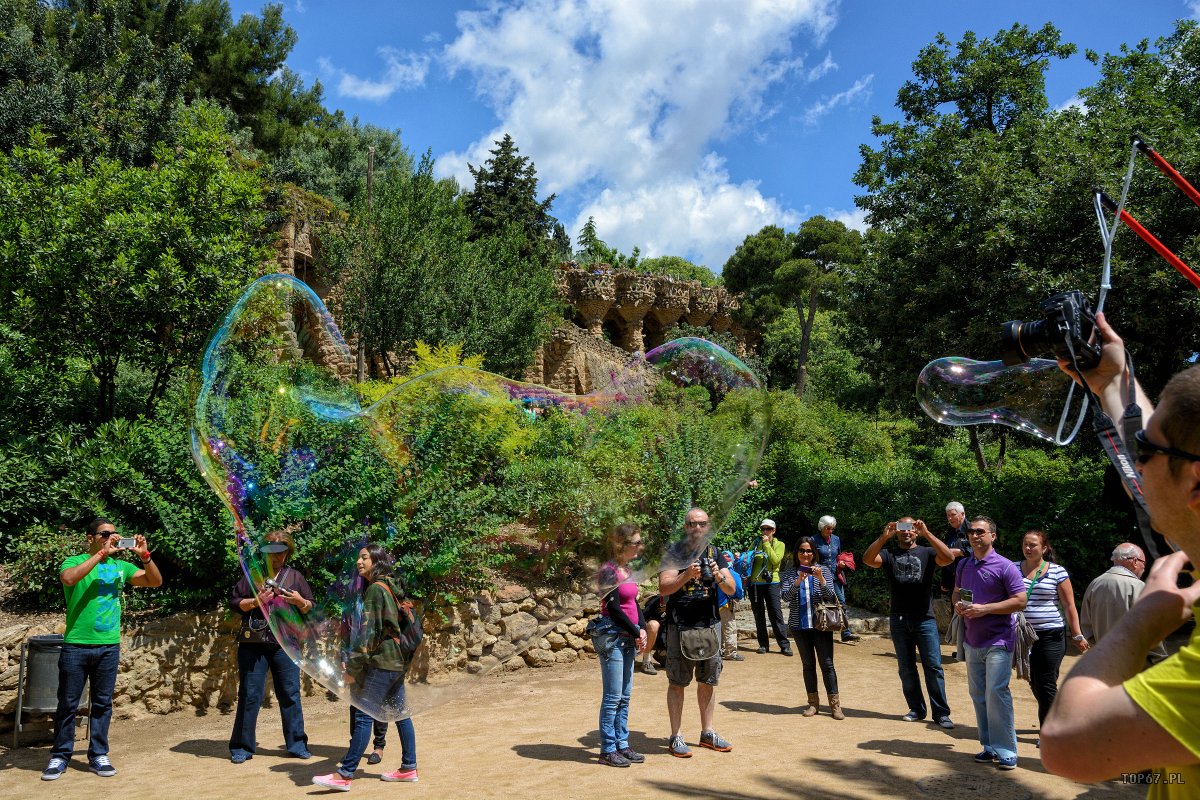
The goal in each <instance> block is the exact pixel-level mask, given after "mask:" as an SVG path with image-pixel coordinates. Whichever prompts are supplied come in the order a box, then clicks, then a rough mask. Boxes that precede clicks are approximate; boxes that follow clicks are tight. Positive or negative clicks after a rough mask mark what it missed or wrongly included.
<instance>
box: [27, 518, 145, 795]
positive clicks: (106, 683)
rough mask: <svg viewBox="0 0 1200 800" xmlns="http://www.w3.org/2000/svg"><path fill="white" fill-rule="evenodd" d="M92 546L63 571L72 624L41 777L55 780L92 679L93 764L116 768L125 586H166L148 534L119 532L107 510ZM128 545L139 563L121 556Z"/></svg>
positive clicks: (67, 757)
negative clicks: (114, 731)
mask: <svg viewBox="0 0 1200 800" xmlns="http://www.w3.org/2000/svg"><path fill="white" fill-rule="evenodd" d="M86 536H87V548H88V550H87V552H86V553H80V554H78V555H73V556H68V557H67V558H66V560H64V561H63V562H62V567H61V568H60V571H59V574H58V578H59V580H60V581H62V585H63V593H64V595H65V596H66V601H67V625H66V633H65V634H64V635H63V647H62V652H61V653H59V656H58V709H57V710H56V711H55V712H54V748H53V749H52V750H51V751H50V763H49V764H47V765H46V769H45V770H43V771H42V780H44V781H56V780H58V779H59V778H61V777H62V775H63V773H64V772H66V769H67V765H68V764H69V763H70V761H71V754H72V753H73V752H74V750H75V713H76V710H77V709H78V708H79V700H80V697H81V696H82V694H83V685H84V683H85V682H88V683H89V685H90V686H91V712H90V714H91V723H92V724H91V734H92V735H91V739H90V740H89V742H88V753H87V755H88V769H90V770H91V771H92V772H94V773H96V774H97V775H99V776H100V777H102V778H111V777H113V776H114V775H116V774H117V769H116V767H114V766H113V765H112V761H110V760H109V757H108V726H109V723H110V722H111V721H112V710H113V691H114V690H115V688H116V685H117V670H118V668H119V667H120V661H121V590H122V589H124V588H125V586H126V585H129V586H146V587H154V586H162V573H160V572H159V571H158V567H157V566H156V565H155V563H154V557H153V555H152V554H151V552H150V546H149V545H148V544H146V537H145V536H142V535H141V534H140V533H139V534H138V535H136V536H134V537H132V539H131V538H129V537H122V536H121V535H120V534H118V533H117V529H116V527H115V526H114V525H113V524H112V523H111V522H109V521H108V520H107V519H105V518H104V517H97V518H96V519H94V520H92V521H91V523H90V524H89V525H88V528H87V534H86ZM122 550H129V551H131V552H132V553H133V555H134V556H136V558H137V562H138V563H140V564H141V566H140V567H139V566H138V564H137V563H134V562H132V561H126V560H124V559H120V558H117V556H118V555H119V554H120V552H121V551H122Z"/></svg>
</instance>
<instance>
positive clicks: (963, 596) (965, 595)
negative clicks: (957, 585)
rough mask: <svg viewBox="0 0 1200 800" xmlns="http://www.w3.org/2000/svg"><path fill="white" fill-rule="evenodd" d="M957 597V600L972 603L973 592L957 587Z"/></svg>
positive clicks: (973, 598) (973, 600)
mask: <svg viewBox="0 0 1200 800" xmlns="http://www.w3.org/2000/svg"><path fill="white" fill-rule="evenodd" d="M958 599H959V602H962V603H974V602H975V594H974V592H972V591H971V590H970V589H959V590H958Z"/></svg>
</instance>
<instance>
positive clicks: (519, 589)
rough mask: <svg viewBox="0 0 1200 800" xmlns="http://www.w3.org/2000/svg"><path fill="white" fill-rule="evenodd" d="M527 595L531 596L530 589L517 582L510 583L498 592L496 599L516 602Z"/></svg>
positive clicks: (501, 601)
mask: <svg viewBox="0 0 1200 800" xmlns="http://www.w3.org/2000/svg"><path fill="white" fill-rule="evenodd" d="M527 597H529V590H528V589H526V588H525V587H524V586H518V585H517V584H515V583H510V584H509V585H508V586H505V587H503V588H502V589H500V590H498V591H497V592H496V601H497V602H499V603H515V602H518V601H521V600H524V599H525V598H527Z"/></svg>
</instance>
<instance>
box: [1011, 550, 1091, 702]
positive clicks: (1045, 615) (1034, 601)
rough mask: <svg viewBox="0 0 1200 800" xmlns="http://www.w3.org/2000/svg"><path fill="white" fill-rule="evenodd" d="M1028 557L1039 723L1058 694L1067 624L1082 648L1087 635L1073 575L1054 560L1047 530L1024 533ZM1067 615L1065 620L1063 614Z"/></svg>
mask: <svg viewBox="0 0 1200 800" xmlns="http://www.w3.org/2000/svg"><path fill="white" fill-rule="evenodd" d="M1021 550H1022V552H1023V553H1024V554H1025V558H1024V559H1023V560H1022V561H1021V562H1020V567H1021V574H1022V575H1023V576H1025V593H1026V596H1027V597H1028V599H1029V602H1028V603H1027V604H1026V606H1025V620H1026V621H1027V622H1028V623H1029V624H1030V625H1032V626H1033V629H1034V630H1035V631H1037V635H1038V640H1037V641H1036V642H1034V643H1033V649H1032V651H1031V652H1030V655H1029V672H1030V677H1029V683H1030V685H1031V686H1032V687H1033V696H1034V697H1036V698H1037V704H1038V723H1039V725H1040V724H1041V723H1042V722H1044V721H1045V720H1046V714H1048V713H1049V712H1050V704H1051V703H1053V702H1054V696H1055V695H1056V694H1058V668H1059V666H1060V665H1061V664H1062V660H1063V656H1064V655H1065V654H1066V650H1067V645H1066V636H1065V633H1066V627H1068V626H1069V627H1070V629H1071V639H1072V640H1073V641H1074V642H1075V646H1076V647H1077V648H1078V649H1079V652H1081V653H1082V652H1084V651H1085V650H1087V649H1088V643H1087V639H1085V638H1084V637H1083V634H1081V633H1080V632H1079V614H1078V612H1077V611H1076V610H1075V593H1074V591H1073V590H1072V589H1071V576H1069V575H1068V574H1067V571H1066V570H1065V569H1063V568H1062V567H1061V566H1060V565H1058V564H1056V563H1055V556H1054V549H1053V548H1052V547H1051V546H1050V539H1049V538H1048V537H1047V536H1046V534H1045V532H1044V531H1038V530H1032V531H1028V532H1026V534H1025V535H1024V536H1023V537H1021ZM1060 604H1061V606H1062V613H1060V612H1059V605H1060ZM1064 614H1065V616H1066V622H1065V623H1064V621H1063V616H1064Z"/></svg>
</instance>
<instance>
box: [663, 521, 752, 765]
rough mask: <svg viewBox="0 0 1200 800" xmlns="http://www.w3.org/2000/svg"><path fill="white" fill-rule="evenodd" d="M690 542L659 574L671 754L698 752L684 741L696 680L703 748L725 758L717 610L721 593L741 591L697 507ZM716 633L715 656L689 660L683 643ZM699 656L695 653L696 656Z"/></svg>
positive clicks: (689, 524) (670, 554)
mask: <svg viewBox="0 0 1200 800" xmlns="http://www.w3.org/2000/svg"><path fill="white" fill-rule="evenodd" d="M684 533H685V534H686V535H685V536H684V538H683V539H682V540H681V541H679V542H676V543H675V544H674V545H672V546H671V548H670V549H669V550H667V552H666V553H665V554H664V555H663V560H662V563H663V569H662V571H661V572H659V574H658V591H659V593H660V594H661V595H662V596H663V597H664V598H665V599H666V604H667V613H666V616H667V629H666V640H667V714H668V715H669V717H670V720H671V738H670V740H669V741H668V743H667V749H668V750H669V751H670V753H671V755H673V756H675V757H676V758H691V757H692V751H691V750H690V749H689V748H688V746H687V743H686V742H684V740H683V735H682V729H683V690H684V688H686V687H687V685H688V684H689V683H691V682H692V677H693V675H694V676H695V678H696V701H697V702H698V703H699V705H700V746H701V747H707V748H708V749H709V750H716V751H718V752H721V753H726V752H729V751H730V750H732V749H733V745H732V744H730V743H729V742H727V741H725V740H724V739H722V738H721V737H720V736H719V735H717V732H716V731H715V730H713V712H714V711H715V710H716V706H717V693H716V687H717V681H718V680H719V679H720V677H721V646H720V631H719V628H720V623H721V617H720V613H719V611H718V608H717V588H718V587H720V589H721V590H722V591H724V592H725V593H726V594H729V595H732V594H733V593H734V592H735V591H736V587H735V584H734V581H733V577H732V576H731V575H730V574H729V563H728V562H727V561H726V560H725V556H723V555H721V553H720V552H718V551H717V550H716V549H714V548H713V546H712V545H710V544H709V543H708V542H709V539H710V538H711V536H712V531H711V528H710V522H709V519H708V513H707V512H706V511H704V509H702V508H693V509H691V510H689V511H688V512H687V516H686V517H684ZM704 630H709V631H711V632H712V633H711V644H712V655H711V656H710V657H708V658H700V659H695V658H688V657H687V656H686V655H685V654H684V650H685V644H686V643H684V642H683V641H682V639H683V638H684V637H685V636H689V637H690V635H691V632H700V631H704ZM693 655H694V653H693Z"/></svg>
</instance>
